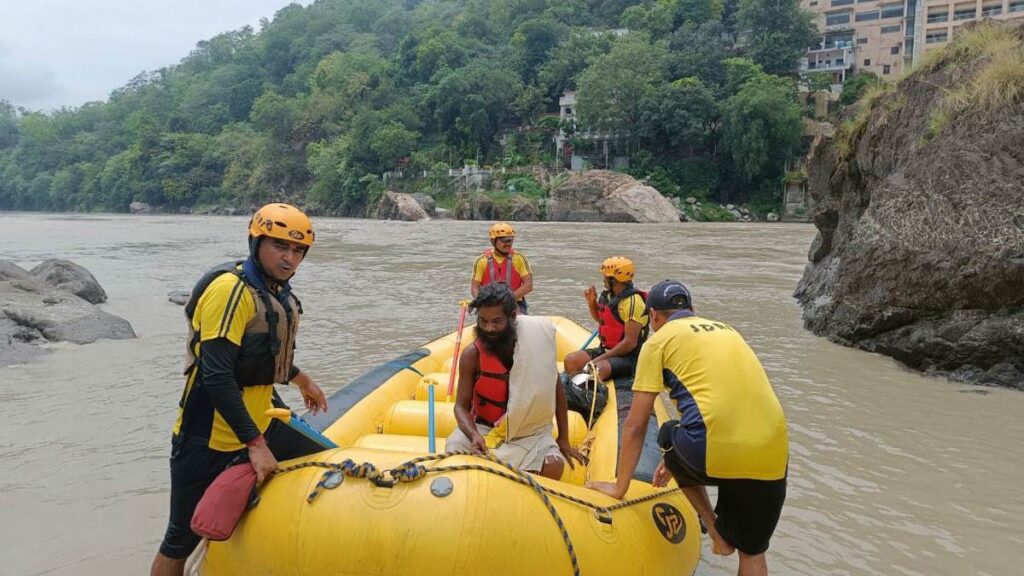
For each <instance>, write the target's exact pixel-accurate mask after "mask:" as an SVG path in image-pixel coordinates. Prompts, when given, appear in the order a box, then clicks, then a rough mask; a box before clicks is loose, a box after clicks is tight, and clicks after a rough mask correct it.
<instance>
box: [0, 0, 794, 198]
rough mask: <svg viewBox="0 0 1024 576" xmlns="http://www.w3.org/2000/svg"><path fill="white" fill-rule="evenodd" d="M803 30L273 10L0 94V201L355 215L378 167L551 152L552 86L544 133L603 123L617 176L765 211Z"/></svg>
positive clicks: (786, 138)
mask: <svg viewBox="0 0 1024 576" xmlns="http://www.w3.org/2000/svg"><path fill="white" fill-rule="evenodd" d="M737 30H742V31H744V33H743V34H742V35H741V37H742V39H743V40H742V42H740V43H738V44H737V43H736V42H734V41H733V39H734V38H735V37H736V36H737V35H736V31H737ZM812 31H813V26H812V25H811V24H810V18H809V16H808V15H807V14H806V13H804V12H802V11H800V9H799V8H798V7H797V4H796V2H795V0H782V1H775V0H771V1H769V0H725V1H724V2H723V1H722V0H657V1H646V2H627V1H621V0H559V1H545V0H513V1H508V0H450V1H444V0H434V1H416V0H319V1H317V2H315V3H313V4H312V5H310V6H308V7H302V6H299V5H290V6H287V7H285V8H283V9H282V10H280V11H279V12H277V14H275V15H274V17H273V19H268V20H265V21H263V22H262V24H261V26H260V29H259V30H258V31H257V30H254V29H252V28H248V27H246V28H243V29H241V30H236V31H232V32H226V33H224V34H220V35H218V36H216V37H214V38H211V39H209V40H207V41H203V42H200V43H199V44H198V45H197V46H196V48H195V50H193V51H192V53H191V54H189V55H188V56H187V57H186V58H184V59H183V60H182V61H181V62H180V63H178V64H176V65H173V66H169V67H167V68H163V69H160V70H156V71H153V72H147V73H143V74H140V75H139V76H137V77H136V78H134V79H133V80H132V81H131V82H129V83H128V84H127V85H125V86H123V87H121V88H119V89H117V90H115V91H114V92H113V93H112V94H111V95H110V98H109V100H108V101H106V102H93V103H88V104H85V105H83V106H80V107H77V108H72V109H61V110H58V111H52V112H38V111H29V110H24V109H20V108H17V107H15V106H14V105H13V104H11V103H7V102H3V101H0V209H8V210H10V209H14V210H73V211H93V210H106V211H125V210H127V208H128V205H129V204H130V203H131V202H133V201H141V202H146V203H149V204H151V205H157V206H165V207H167V208H169V209H176V208H178V207H190V208H197V207H198V208H202V207H203V206H213V205H230V206H251V205H253V204H258V203H260V202H264V201H267V200H271V199H276V200H289V201H293V202H296V203H299V204H302V205H305V206H308V207H310V208H312V209H316V210H319V211H321V212H329V213H337V214H359V213H361V211H362V209H363V207H364V206H365V205H366V204H367V203H368V202H369V201H372V200H373V199H375V198H376V197H377V196H378V195H379V194H380V193H381V192H382V191H383V190H384V188H385V182H384V174H385V172H387V171H389V170H394V169H396V168H401V169H403V170H404V171H406V172H407V173H409V174H418V175H420V179H419V180H417V182H416V186H417V187H418V190H419V191H424V192H427V193H429V194H433V195H443V194H445V193H446V192H448V190H447V180H446V176H447V170H448V168H450V167H461V166H463V165H464V164H466V163H469V164H478V165H491V166H504V167H515V166H526V165H536V164H543V165H546V166H548V167H552V168H553V167H555V157H554V154H555V148H554V144H553V142H552V138H553V136H554V135H555V134H556V133H557V131H558V129H559V119H558V117H557V113H558V98H559V96H560V95H561V94H562V93H563V91H564V90H566V89H574V90H578V91H579V95H578V99H579V100H578V105H577V111H578V122H577V124H576V126H575V127H573V126H564V128H567V129H568V130H569V131H570V132H571V133H572V134H575V135H577V136H581V135H584V134H586V133H587V131H592V132H599V133H610V134H614V135H615V139H614V141H613V142H612V147H613V150H612V154H614V155H618V156H628V157H629V158H630V162H631V167H630V168H629V169H628V171H629V172H630V173H631V174H633V175H634V176H638V177H647V178H648V181H649V182H651V183H652V184H653V185H654V186H656V187H657V188H658V189H659V190H661V191H662V192H663V193H665V194H668V195H677V196H683V197H686V196H696V197H698V198H701V199H708V198H710V199H713V200H718V201H722V202H724V201H732V202H737V203H738V202H751V204H752V206H755V207H757V206H760V207H762V208H763V209H764V211H767V210H768V209H770V208H773V207H775V206H776V204H777V203H778V195H779V191H780V184H779V183H780V178H781V177H782V176H783V166H784V163H785V160H786V158H787V157H788V156H790V155H791V154H792V153H793V152H794V150H795V148H796V147H797V146H798V145H799V140H800V117H801V114H802V108H801V106H800V105H799V104H798V103H797V100H796V97H795V85H794V83H793V81H792V80H790V79H787V78H783V77H780V76H776V75H775V74H779V73H786V72H789V71H791V70H793V69H794V67H795V62H796V60H797V58H798V57H799V56H800V54H801V53H802V49H803V47H804V46H806V45H807V44H808V41H809V39H810V36H811V34H812ZM573 130H575V132H573ZM570 143H571V145H572V146H573V149H574V150H576V151H577V152H578V153H584V154H585V153H587V152H588V150H589V149H588V146H589V147H591V148H592V147H593V146H595V144H594V143H593V142H592V141H590V140H587V139H585V138H582V137H576V138H574V139H573V140H570ZM589 151H593V150H589ZM526 185H527V186H529V184H528V183H526Z"/></svg>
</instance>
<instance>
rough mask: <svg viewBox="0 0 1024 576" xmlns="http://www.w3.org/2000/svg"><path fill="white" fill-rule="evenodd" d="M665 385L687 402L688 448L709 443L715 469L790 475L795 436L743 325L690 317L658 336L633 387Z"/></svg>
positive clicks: (682, 407)
mask: <svg viewBox="0 0 1024 576" xmlns="http://www.w3.org/2000/svg"><path fill="white" fill-rule="evenodd" d="M665 388H668V389H669V395H670V396H671V397H672V399H673V400H675V401H676V405H677V406H678V408H679V412H680V413H681V418H680V424H681V426H683V427H684V428H686V434H685V436H686V437H687V438H691V439H695V440H694V441H693V442H694V445H693V446H691V448H692V450H690V451H689V452H688V453H689V454H691V455H693V454H700V453H701V452H702V450H701V449H702V448H703V449H704V450H703V451H704V454H705V462H704V463H703V464H704V466H705V470H706V473H707V475H708V476H710V477H712V478H722V479H739V478H743V479H751V480H778V479H781V478H783V477H784V476H785V474H786V465H787V464H788V462H789V440H788V435H787V431H786V418H785V415H784V414H783V411H782V406H781V405H780V404H779V400H778V398H776V396H775V392H774V391H773V390H772V387H771V384H770V383H769V382H768V375H767V374H765V371H764V368H762V366H761V362H760V361H758V359H757V356H756V355H755V354H754V351H753V350H751V349H750V347H749V346H748V345H747V343H746V341H744V340H743V337H742V336H741V335H740V334H739V332H737V331H736V330H735V329H733V328H732V327H730V326H728V325H726V324H723V323H721V322H715V321H713V320H707V319H705V318H700V317H697V316H689V317H682V318H677V319H675V320H671V321H669V322H667V323H666V324H665V325H664V326H662V327H661V329H660V330H658V331H657V332H656V333H654V334H653V335H651V337H650V338H648V339H647V342H646V343H645V344H644V346H643V349H642V350H641V351H640V357H639V359H638V360H637V367H636V377H635V379H634V382H633V390H634V391H638V392H654V393H660V392H661V391H663V390H664V389H665ZM701 442H703V444H704V445H703V446H700V445H699V444H700V443H701ZM677 447H678V446H677ZM681 451H682V450H681Z"/></svg>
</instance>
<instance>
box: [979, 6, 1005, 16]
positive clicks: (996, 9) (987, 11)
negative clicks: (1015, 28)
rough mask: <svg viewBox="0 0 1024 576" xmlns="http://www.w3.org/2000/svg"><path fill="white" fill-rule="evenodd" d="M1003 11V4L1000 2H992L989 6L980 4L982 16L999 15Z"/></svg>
mask: <svg viewBox="0 0 1024 576" xmlns="http://www.w3.org/2000/svg"><path fill="white" fill-rule="evenodd" d="M1002 13H1003V6H1002V5H1001V4H993V5H991V6H982V7H981V15H982V16H999V15H1000V14H1002Z"/></svg>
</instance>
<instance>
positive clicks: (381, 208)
mask: <svg viewBox="0 0 1024 576" xmlns="http://www.w3.org/2000/svg"><path fill="white" fill-rule="evenodd" d="M376 216H377V218H380V219H381V220H404V221H406V222H415V221H417V220H429V219H430V216H428V215H427V212H426V210H424V209H423V207H422V206H420V204H419V202H417V201H416V200H415V199H414V198H413V197H412V196H410V195H408V194H405V193H404V192H393V191H391V190H388V191H387V192H385V193H384V195H383V196H381V198H380V203H379V204H377V210H376Z"/></svg>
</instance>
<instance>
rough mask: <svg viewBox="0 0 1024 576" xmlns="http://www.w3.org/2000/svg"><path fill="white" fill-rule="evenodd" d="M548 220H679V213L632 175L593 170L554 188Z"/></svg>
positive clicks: (655, 221) (655, 191)
mask: <svg viewBox="0 0 1024 576" xmlns="http://www.w3.org/2000/svg"><path fill="white" fill-rule="evenodd" d="M547 219H548V220H556V221H569V222H641V223H657V222H678V221H679V213H678V211H677V210H676V207H675V206H673V205H672V203H671V202H669V200H668V199H667V198H665V197H664V196H662V195H661V193H660V192H658V191H657V190H656V189H654V188H653V187H651V186H649V185H647V184H643V183H641V182H639V181H638V180H636V179H635V178H633V177H632V176H630V175H628V174H621V173H619V172H610V171H608V170H589V171H586V172H582V173H580V174H576V175H573V176H572V177H571V178H569V180H567V181H566V182H564V183H563V184H562V185H560V186H558V187H556V188H555V189H553V190H552V191H551V198H550V200H549V201H548V205H547Z"/></svg>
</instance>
